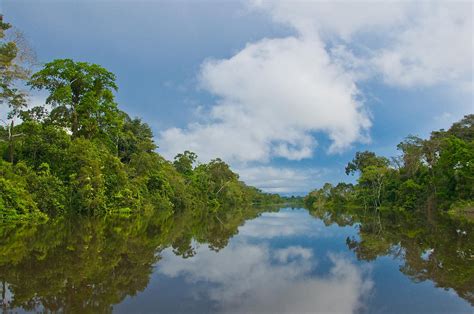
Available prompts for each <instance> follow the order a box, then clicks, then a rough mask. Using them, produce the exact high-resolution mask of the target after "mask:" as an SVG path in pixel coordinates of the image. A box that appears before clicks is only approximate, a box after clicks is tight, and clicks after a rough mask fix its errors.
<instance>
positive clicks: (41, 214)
mask: <svg viewBox="0 0 474 314" xmlns="http://www.w3.org/2000/svg"><path fill="white" fill-rule="evenodd" d="M10 27H11V25H9V24H7V23H4V22H3V19H2V20H0V39H1V44H0V62H1V64H0V71H1V73H0V74H1V78H0V81H1V82H0V83H1V84H0V101H1V102H2V103H3V104H4V105H7V106H8V108H9V112H8V115H7V117H3V116H2V117H1V119H2V126H1V127H0V157H1V158H0V220H1V221H2V222H13V221H19V220H29V221H43V220H45V219H47V218H48V217H52V216H58V215H64V214H77V213H80V214H88V215H89V214H94V215H101V214H105V213H112V212H119V213H122V214H123V213H132V212H134V213H136V212H142V213H143V212H148V211H155V210H163V211H165V212H166V211H167V210H174V211H180V210H187V209H196V210H197V209H200V208H209V209H211V210H213V211H216V212H217V211H218V209H219V208H223V207H225V208H233V207H246V206H250V205H255V204H265V203H272V202H281V201H282V199H281V198H280V197H279V196H278V195H270V194H265V193H262V192H261V191H260V190H258V189H256V188H253V187H250V186H247V185H246V184H244V183H243V182H242V181H240V180H239V176H238V175H237V174H236V173H234V172H233V171H232V170H231V169H230V167H229V165H227V164H226V163H225V162H224V161H222V160H221V159H219V158H216V159H214V160H212V161H210V162H209V163H197V156H196V154H194V153H192V152H189V151H185V152H183V153H182V154H178V155H177V156H176V157H175V158H174V160H173V161H168V160H165V159H164V158H163V157H162V156H161V155H160V154H158V153H156V152H155V150H156V148H157V145H156V144H155V143H154V141H153V133H152V131H151V128H150V127H149V126H148V125H147V124H146V123H144V122H143V121H142V120H141V119H139V118H132V117H130V116H129V115H127V113H125V112H124V111H122V110H120V109H119V105H118V104H117V102H116V100H115V96H114V94H115V92H116V91H117V89H118V86H117V84H116V77H115V75H114V74H113V73H111V72H109V71H108V70H106V69H105V68H103V67H101V66H100V65H97V64H91V63H87V62H76V61H73V60H70V59H58V60H53V61H51V62H49V63H46V64H45V65H44V66H43V67H42V69H40V70H39V71H38V72H36V73H32V71H31V68H27V67H26V66H24V59H25V58H24V55H25V54H26V53H27V51H25V50H24V49H23V47H22V46H21V45H20V44H19V42H18V41H15V40H9V39H8V40H7V39H6V38H7V37H6V32H8V30H9V29H10ZM28 90H36V91H39V92H42V93H46V95H47V98H46V102H45V103H44V104H40V105H36V106H34V105H33V104H32V103H31V102H30V101H29V98H28Z"/></svg>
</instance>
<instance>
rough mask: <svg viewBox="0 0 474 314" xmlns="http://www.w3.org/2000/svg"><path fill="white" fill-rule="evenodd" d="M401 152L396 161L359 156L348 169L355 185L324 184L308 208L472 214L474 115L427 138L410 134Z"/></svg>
mask: <svg viewBox="0 0 474 314" xmlns="http://www.w3.org/2000/svg"><path fill="white" fill-rule="evenodd" d="M397 148H398V150H399V151H400V152H401V155H400V156H398V157H394V158H392V159H388V158H385V157H380V156H377V155H376V154H374V153H373V152H369V151H364V152H358V153H356V155H355V157H354V159H353V160H352V161H351V162H349V164H348V165H347V167H346V169H345V170H346V174H347V175H353V174H355V173H358V174H359V178H358V180H357V184H355V185H353V184H347V183H339V184H337V185H336V186H333V185H331V184H329V183H326V184H325V185H324V186H323V187H322V188H321V189H318V190H314V191H312V192H311V193H309V194H308V195H307V196H306V198H305V203H306V206H308V207H309V208H310V209H311V208H313V209H316V208H336V207H339V208H348V207H352V208H364V209H376V210H386V209H396V210H406V211H415V210H418V209H436V210H442V211H446V210H450V212H451V213H453V214H463V215H467V216H472V215H474V200H473V199H474V115H472V114H470V115H467V116H465V117H464V118H463V119H462V120H461V121H459V122H456V123H454V124H453V125H452V126H451V127H450V128H449V130H440V131H435V132H432V133H431V136H430V138H429V139H421V138H419V137H416V136H408V137H407V138H406V139H405V140H404V141H403V142H401V143H400V144H398V146H397Z"/></svg>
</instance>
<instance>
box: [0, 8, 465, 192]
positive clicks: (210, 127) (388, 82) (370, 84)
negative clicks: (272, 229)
mask: <svg viewBox="0 0 474 314" xmlns="http://www.w3.org/2000/svg"><path fill="white" fill-rule="evenodd" d="M473 10H474V8H473V3H472V2H471V1H466V2H460V1H439V2H434V1H413V2H411V1H398V2H397V1H390V2H389V1H373V0H372V1H367V2H360V1H357V2H356V1H338V2H329V1H291V2H290V1H261V0H243V1H196V0H194V1H191V0H190V1H152V0H148V1H131V0H128V1H125V0H115V1H112V0H96V1H91V0H90V1H73V0H63V1H59V0H57V1H47V0H43V1H42V0H36V1H33V0H14V1H13V0H2V1H0V12H1V13H2V14H3V15H4V19H5V21H7V22H9V23H11V24H13V25H14V26H15V27H16V28H18V29H19V30H21V31H22V32H23V33H24V35H25V36H26V38H27V40H28V41H29V43H30V45H31V46H32V48H33V49H34V50H35V51H36V54H37V57H38V60H39V62H41V63H45V62H48V61H51V60H53V59H56V58H71V59H74V60H77V61H87V62H91V63H98V64H100V65H102V66H103V67H105V68H107V69H108V70H109V71H111V72H113V73H115V74H116V75H117V83H118V86H119V90H118V92H117V94H116V99H117V102H118V104H119V107H120V108H121V109H122V110H125V111H126V112H128V113H129V114H130V115H131V116H137V117H141V118H142V119H143V121H145V122H146V123H148V124H149V125H150V126H151V128H152V129H153V131H154V134H155V141H156V143H157V145H158V146H159V148H158V152H159V153H161V154H163V155H164V156H165V157H166V158H168V159H172V158H173V157H174V156H175V155H176V154H177V153H179V152H182V151H184V150H191V151H194V152H196V153H197V154H198V156H199V160H200V162H207V161H209V160H211V159H213V158H216V157H220V158H222V159H223V160H225V161H226V162H228V163H229V164H230V165H231V167H232V169H233V170H234V171H236V172H238V173H239V174H240V178H241V179H242V180H243V181H245V182H246V183H248V184H251V185H254V186H257V187H259V188H261V189H263V190H264V191H268V192H275V193H281V194H285V195H303V194H305V193H307V192H308V191H310V190H312V189H314V188H318V187H321V186H322V185H323V184H324V183H325V182H331V183H337V182H340V181H347V182H353V181H354V180H355V178H353V177H347V176H346V175H345V173H344V167H345V165H346V164H347V163H348V162H349V161H350V160H351V159H352V158H353V156H354V154H355V152H356V151H362V150H371V151H374V152H376V153H377V154H380V155H384V156H387V157H390V156H395V155H397V154H398V152H397V150H396V145H397V144H398V143H399V142H400V141H402V140H403V138H404V137H406V136H407V135H409V134H413V135H418V136H421V137H427V136H429V134H430V132H431V131H433V130H437V129H440V128H448V127H449V126H450V125H451V124H452V123H453V122H455V121H457V120H459V119H461V118H462V117H463V116H464V115H466V114H469V113H474V100H473V95H474V94H473V92H474V80H473V32H474V30H473V15H474V14H473ZM44 98H45V95H44V94H35V93H32V94H31V97H30V99H31V103H34V104H38V103H42V102H44Z"/></svg>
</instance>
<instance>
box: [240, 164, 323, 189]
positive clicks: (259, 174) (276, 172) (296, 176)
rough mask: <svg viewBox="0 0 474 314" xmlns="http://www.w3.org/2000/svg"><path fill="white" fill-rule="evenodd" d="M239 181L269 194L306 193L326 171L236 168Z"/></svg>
mask: <svg viewBox="0 0 474 314" xmlns="http://www.w3.org/2000/svg"><path fill="white" fill-rule="evenodd" d="M235 170H236V172H237V173H238V174H239V175H240V179H241V180H243V181H244V182H246V183H247V184H249V185H251V186H258V187H259V188H260V189H262V190H264V191H266V192H270V193H292V192H301V191H308V190H309V189H311V188H312V187H313V185H314V181H315V180H318V179H319V178H321V176H323V175H324V174H326V173H327V172H328V170H326V169H292V168H288V167H287V168H278V167H273V166H252V167H242V168H236V169H235Z"/></svg>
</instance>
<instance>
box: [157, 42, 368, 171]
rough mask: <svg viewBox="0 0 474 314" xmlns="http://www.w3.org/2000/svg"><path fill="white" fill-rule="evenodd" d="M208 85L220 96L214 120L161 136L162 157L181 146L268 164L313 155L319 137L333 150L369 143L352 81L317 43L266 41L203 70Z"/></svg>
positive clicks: (208, 155)
mask: <svg viewBox="0 0 474 314" xmlns="http://www.w3.org/2000/svg"><path fill="white" fill-rule="evenodd" d="M201 83H202V86H203V87H204V88H205V89H206V90H208V91H210V92H211V93H212V94H214V95H217V96H218V97H219V99H220V100H219V102H218V103H217V104H216V105H215V106H213V107H212V108H211V110H210V112H209V119H208V121H204V122H201V123H193V124H191V125H189V126H188V127H187V128H186V129H177V128H173V129H169V130H166V131H165V132H163V133H161V135H160V140H159V143H160V147H161V149H162V151H163V153H164V154H165V155H166V156H168V157H171V156H172V155H174V154H176V153H177V152H178V151H180V150H183V148H186V149H191V150H194V151H196V152H197V153H198V155H199V156H201V158H202V159H203V160H209V159H211V158H214V157H217V156H219V157H222V158H223V159H225V160H228V161H231V162H246V161H268V160H269V159H270V158H271V157H284V158H287V159H290V160H300V159H303V158H308V157H311V155H312V152H313V149H314V148H315V146H316V140H315V139H314V137H313V132H318V131H319V132H324V133H326V134H327V135H328V136H329V138H330V139H331V140H332V144H331V146H330V148H329V150H330V151H331V152H337V151H341V150H343V149H346V148H347V147H349V146H350V145H351V144H352V143H353V142H355V141H361V140H366V137H365V130H367V129H368V128H369V127H370V121H369V119H368V116H367V114H366V113H365V111H364V108H363V106H362V104H361V103H360V102H359V101H358V100H357V99H358V98H357V97H358V94H359V91H358V89H357V87H356V85H355V83H354V81H353V79H352V77H351V76H350V75H348V74H346V73H345V72H344V70H343V69H342V68H341V67H339V66H338V65H336V64H334V63H332V62H331V60H330V57H329V55H328V54H327V52H326V50H325V49H324V44H323V43H322V42H321V41H320V40H318V39H314V38H313V39H311V40H309V39H306V38H294V37H288V38H279V39H264V40H261V41H259V42H257V43H252V44H248V45H247V46H246V47H245V48H244V49H243V50H242V51H240V52H239V53H238V54H236V55H235V56H233V57H232V58H230V59H225V60H209V61H207V62H205V63H204V64H203V66H202V71H201Z"/></svg>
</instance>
